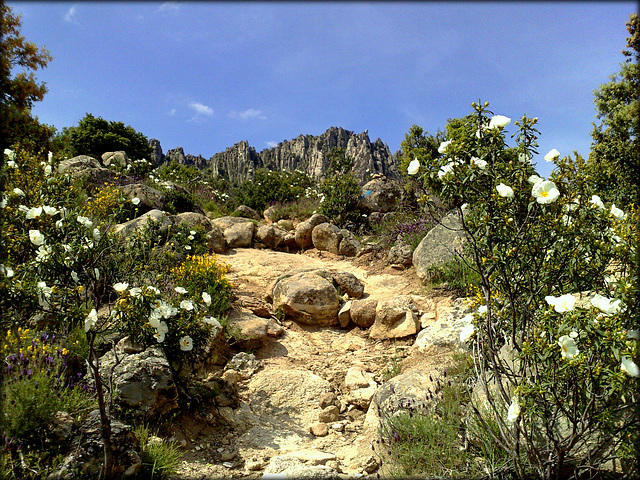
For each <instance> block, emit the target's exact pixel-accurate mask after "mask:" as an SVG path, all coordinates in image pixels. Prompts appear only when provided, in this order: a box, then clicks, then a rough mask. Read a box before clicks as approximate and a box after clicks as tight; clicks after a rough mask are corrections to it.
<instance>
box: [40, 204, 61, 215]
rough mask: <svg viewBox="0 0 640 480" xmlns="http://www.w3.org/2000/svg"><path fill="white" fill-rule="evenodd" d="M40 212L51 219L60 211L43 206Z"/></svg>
mask: <svg viewBox="0 0 640 480" xmlns="http://www.w3.org/2000/svg"><path fill="white" fill-rule="evenodd" d="M42 211H43V212H44V213H46V214H47V215H49V216H50V217H53V216H54V215H57V214H58V213H60V210H58V209H57V208H56V207H51V206H49V205H43V206H42Z"/></svg>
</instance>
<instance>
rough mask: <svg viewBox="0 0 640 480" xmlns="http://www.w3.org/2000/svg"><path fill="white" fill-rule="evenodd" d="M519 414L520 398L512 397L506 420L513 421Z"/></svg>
mask: <svg viewBox="0 0 640 480" xmlns="http://www.w3.org/2000/svg"><path fill="white" fill-rule="evenodd" d="M519 416H520V399H519V398H518V397H513V398H512V399H511V405H509V410H508V411H507V421H508V422H509V423H515V422H516V420H517V419H518V417H519Z"/></svg>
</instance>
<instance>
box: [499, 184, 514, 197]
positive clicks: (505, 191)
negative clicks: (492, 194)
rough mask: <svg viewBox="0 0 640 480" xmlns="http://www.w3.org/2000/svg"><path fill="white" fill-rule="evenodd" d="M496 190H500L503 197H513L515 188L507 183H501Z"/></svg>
mask: <svg viewBox="0 0 640 480" xmlns="http://www.w3.org/2000/svg"><path fill="white" fill-rule="evenodd" d="M496 190H497V191H498V195H500V196H501V197H504V198H513V189H512V188H511V187H509V186H507V185H505V184H504V183H501V184H500V185H498V186H497V187H496Z"/></svg>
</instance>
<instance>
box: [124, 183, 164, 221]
mask: <svg viewBox="0 0 640 480" xmlns="http://www.w3.org/2000/svg"><path fill="white" fill-rule="evenodd" d="M119 189H120V191H121V192H122V193H123V194H124V195H125V196H126V197H127V198H128V199H129V200H131V199H133V198H134V197H137V198H139V199H140V203H139V204H138V212H139V214H142V213H146V212H148V211H150V210H162V209H163V208H164V195H163V194H162V193H161V192H159V191H158V190H156V189H155V188H151V187H149V186H147V185H145V184H144V183H132V184H130V185H124V186H122V187H120V188H119Z"/></svg>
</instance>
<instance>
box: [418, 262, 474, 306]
mask: <svg viewBox="0 0 640 480" xmlns="http://www.w3.org/2000/svg"><path fill="white" fill-rule="evenodd" d="M425 281H427V282H429V283H431V284H432V285H435V286H439V287H441V288H445V289H447V290H451V291H452V292H453V293H455V295H456V296H458V297H465V296H468V295H469V294H470V293H471V292H473V291H474V289H477V288H479V287H480V281H481V279H480V275H479V274H478V272H477V271H476V269H475V268H474V266H473V264H472V260H471V258H470V255H469V254H468V253H467V254H466V255H464V256H462V257H460V256H455V257H453V258H452V259H451V260H448V261H446V262H444V263H443V264H441V265H434V266H432V267H430V268H428V269H427V273H426V279H425Z"/></svg>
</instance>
